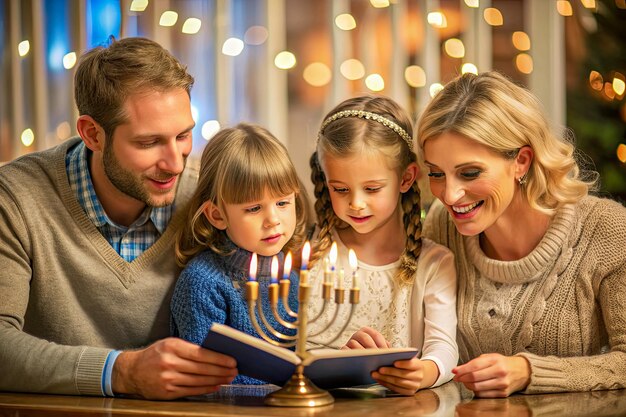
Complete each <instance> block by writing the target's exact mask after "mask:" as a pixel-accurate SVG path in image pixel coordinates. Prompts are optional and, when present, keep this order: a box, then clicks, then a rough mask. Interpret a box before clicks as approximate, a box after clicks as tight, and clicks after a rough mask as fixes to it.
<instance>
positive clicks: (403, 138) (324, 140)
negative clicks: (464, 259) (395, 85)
mask: <svg viewBox="0 0 626 417" xmlns="http://www.w3.org/2000/svg"><path fill="white" fill-rule="evenodd" d="M412 136H413V128H412V125H411V120H410V118H409V116H408V115H407V114H406V112H405V111H404V110H403V109H402V108H401V107H400V106H399V105H398V104H397V103H396V102H395V101H393V100H391V99H390V98H387V97H382V96H361V97H355V98H351V99H348V100H345V101H344V102H342V103H340V104H339V105H338V106H337V107H335V108H334V109H332V110H331V111H330V112H329V113H328V114H327V115H326V117H325V118H324V122H323V123H322V128H321V129H320V132H319V135H318V142H317V149H316V151H315V152H314V153H313V155H312V156H311V159H310V165H311V181H313V185H314V194H315V197H316V201H315V213H316V215H317V223H318V229H319V235H318V240H317V242H316V245H315V248H314V249H315V250H314V251H313V255H312V257H311V261H310V262H311V264H313V263H315V262H316V261H318V260H319V258H320V257H321V256H322V254H324V253H325V252H326V251H327V249H329V247H330V245H331V243H332V236H331V231H332V229H333V228H335V227H340V228H341V227H346V225H344V224H342V222H341V221H340V220H339V218H338V217H337V216H336V215H335V212H334V211H333V207H332V204H331V200H330V193H329V191H328V186H327V185H326V178H325V176H324V172H323V170H322V168H321V165H320V156H321V157H323V156H324V155H330V156H332V157H334V158H344V157H349V156H351V155H354V154H355V153H357V152H367V153H374V154H382V155H384V156H386V163H387V164H388V166H389V167H390V168H391V169H394V170H396V171H397V172H398V175H402V173H403V172H404V171H405V170H406V168H407V167H408V166H409V164H411V163H412V162H417V157H416V155H415V153H414V152H413V150H412V146H411V145H412V142H411V138H412ZM400 208H401V210H402V213H403V222H404V227H405V230H406V246H405V250H404V252H403V253H402V256H401V258H400V259H401V265H400V268H399V270H398V277H399V280H400V282H402V283H411V282H413V280H414V278H415V273H416V271H417V259H418V258H419V255H420V251H421V249H422V238H421V232H422V223H421V210H420V192H419V188H418V185H417V181H415V182H414V183H413V185H412V187H411V188H410V189H409V190H408V191H407V192H405V193H403V194H402V195H401V198H400Z"/></svg>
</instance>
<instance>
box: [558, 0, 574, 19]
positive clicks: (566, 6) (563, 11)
mask: <svg viewBox="0 0 626 417" xmlns="http://www.w3.org/2000/svg"><path fill="white" fill-rule="evenodd" d="M556 11H557V12H559V14H560V15H561V16H571V15H572V14H573V11H572V5H571V3H570V2H569V0H558V1H557V2H556Z"/></svg>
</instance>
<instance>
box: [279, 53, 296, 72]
mask: <svg viewBox="0 0 626 417" xmlns="http://www.w3.org/2000/svg"><path fill="white" fill-rule="evenodd" d="M274 65H276V67H278V68H280V69H290V68H293V67H295V66H296V56H295V55H294V54H292V53H291V52H289V51H282V52H279V53H278V54H277V55H276V58H274Z"/></svg>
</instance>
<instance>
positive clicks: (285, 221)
mask: <svg viewBox="0 0 626 417" xmlns="http://www.w3.org/2000/svg"><path fill="white" fill-rule="evenodd" d="M224 209H225V211H226V213H225V215H226V219H227V226H226V233H227V234H228V237H229V238H230V240H232V241H233V242H234V243H235V244H236V245H237V246H239V247H240V248H243V249H245V250H247V251H250V252H256V253H258V254H259V255H262V256H272V255H276V254H277V253H278V252H280V251H281V250H282V248H283V246H285V244H286V243H287V242H288V241H289V239H291V237H292V236H293V234H294V231H295V229H296V196H295V194H294V193H291V194H289V195H286V196H281V197H276V196H272V195H271V194H270V193H269V192H267V191H265V193H264V195H263V199H261V200H258V201H251V202H249V203H244V204H226V205H225V207H224Z"/></svg>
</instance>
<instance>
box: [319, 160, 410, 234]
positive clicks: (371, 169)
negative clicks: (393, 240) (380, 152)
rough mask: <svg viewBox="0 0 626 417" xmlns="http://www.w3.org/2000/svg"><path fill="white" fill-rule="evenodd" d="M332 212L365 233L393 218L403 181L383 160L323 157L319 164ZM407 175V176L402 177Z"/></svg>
mask: <svg viewBox="0 0 626 417" xmlns="http://www.w3.org/2000/svg"><path fill="white" fill-rule="evenodd" d="M322 167H323V169H324V175H325V176H326V183H327V186H328V191H329V193H330V199H331V202H332V205H333V211H334V212H335V214H336V215H337V217H339V218H340V219H341V220H343V221H344V222H346V223H348V224H349V225H350V226H352V228H353V229H354V230H355V231H356V232H357V233H359V234H366V233H369V232H372V231H374V230H377V229H379V228H380V227H383V226H384V225H386V224H388V223H389V220H390V219H396V218H398V217H396V216H397V213H398V210H399V207H398V202H399V197H400V193H402V192H405V191H407V190H408V189H409V188H410V187H411V185H412V184H413V180H414V178H412V179H409V181H406V180H405V179H403V177H401V176H400V175H398V172H397V171H396V170H393V169H391V168H390V167H389V166H388V165H387V164H386V163H385V157H384V156H380V157H376V156H364V155H355V156H351V157H346V158H333V157H331V156H328V155H327V156H325V157H324V160H323V161H322ZM404 176H406V175H404Z"/></svg>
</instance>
